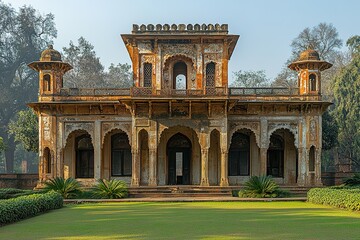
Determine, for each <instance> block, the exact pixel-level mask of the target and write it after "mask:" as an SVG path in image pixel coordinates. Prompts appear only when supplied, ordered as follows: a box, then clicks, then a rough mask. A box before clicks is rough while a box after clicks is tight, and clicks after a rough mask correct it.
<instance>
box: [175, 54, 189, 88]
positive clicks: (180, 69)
mask: <svg viewBox="0 0 360 240" xmlns="http://www.w3.org/2000/svg"><path fill="white" fill-rule="evenodd" d="M173 88H174V89H177V90H185V89H187V65H186V63H185V62H183V61H179V62H177V63H175V64H174V67H173Z"/></svg>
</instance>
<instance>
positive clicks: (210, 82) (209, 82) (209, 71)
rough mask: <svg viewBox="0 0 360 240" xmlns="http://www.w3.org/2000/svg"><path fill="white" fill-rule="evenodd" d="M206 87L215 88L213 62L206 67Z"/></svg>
mask: <svg viewBox="0 0 360 240" xmlns="http://www.w3.org/2000/svg"><path fill="white" fill-rule="evenodd" d="M206 86H207V87H215V63H213V62H211V63H208V64H207V65H206Z"/></svg>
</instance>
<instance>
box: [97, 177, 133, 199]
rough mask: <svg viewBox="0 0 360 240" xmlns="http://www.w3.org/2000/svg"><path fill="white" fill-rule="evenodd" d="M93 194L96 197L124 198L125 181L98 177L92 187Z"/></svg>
mask: <svg viewBox="0 0 360 240" xmlns="http://www.w3.org/2000/svg"><path fill="white" fill-rule="evenodd" d="M92 191H93V194H94V196H95V197H98V198H109V199H116V198H124V197H127V195H128V189H127V186H126V183H125V182H124V181H121V180H116V179H112V180H110V181H108V180H105V179H98V180H97V184H96V185H95V186H94V187H93V188H92Z"/></svg>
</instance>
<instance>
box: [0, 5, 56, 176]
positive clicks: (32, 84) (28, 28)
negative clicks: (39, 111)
mask: <svg viewBox="0 0 360 240" xmlns="http://www.w3.org/2000/svg"><path fill="white" fill-rule="evenodd" d="M0 16H1V17H0V72H1V74H0V137H2V138H3V141H4V144H5V145H6V152H5V158H6V170H7V172H12V171H13V159H14V150H15V143H14V138H13V137H12V136H9V135H8V131H7V127H8V124H9V122H10V120H11V119H13V118H14V116H15V114H16V113H17V112H18V111H20V110H22V109H25V108H26V103H28V102H31V101H35V100H36V97H37V92H38V81H39V80H38V74H37V73H36V72H34V71H33V70H31V69H29V68H28V67H27V64H28V63H30V62H32V61H34V60H38V59H39V56H40V53H41V52H42V50H43V49H45V48H46V46H47V45H48V44H50V43H52V40H53V39H54V38H55V37H56V34H57V31H56V28H55V23H54V16H53V15H52V14H45V15H42V14H40V13H39V12H37V11H36V10H35V9H34V8H33V7H31V6H23V7H21V8H19V9H18V10H16V9H14V8H13V7H12V6H11V5H9V4H5V3H3V2H1V1H0Z"/></svg>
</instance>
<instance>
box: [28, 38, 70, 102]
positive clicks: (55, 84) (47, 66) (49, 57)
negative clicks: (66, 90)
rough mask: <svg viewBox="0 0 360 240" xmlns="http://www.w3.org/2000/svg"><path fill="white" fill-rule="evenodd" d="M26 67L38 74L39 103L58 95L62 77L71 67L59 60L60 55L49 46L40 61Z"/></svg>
mask: <svg viewBox="0 0 360 240" xmlns="http://www.w3.org/2000/svg"><path fill="white" fill-rule="evenodd" d="M28 66H29V67H30V68H32V69H34V70H35V71H38V72H39V81H40V82H39V95H40V97H39V101H43V100H44V101H47V100H48V99H51V98H49V97H50V96H51V95H54V94H58V93H60V89H61V88H62V86H63V78H62V77H63V75H64V74H65V73H66V72H67V71H69V70H70V69H72V66H71V65H70V64H68V63H66V62H63V61H62V60H61V54H60V53H59V52H58V51H56V50H55V49H54V48H53V46H52V45H49V47H48V48H47V49H45V50H44V51H43V52H42V53H41V56H40V61H36V62H32V63H30V64H28Z"/></svg>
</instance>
